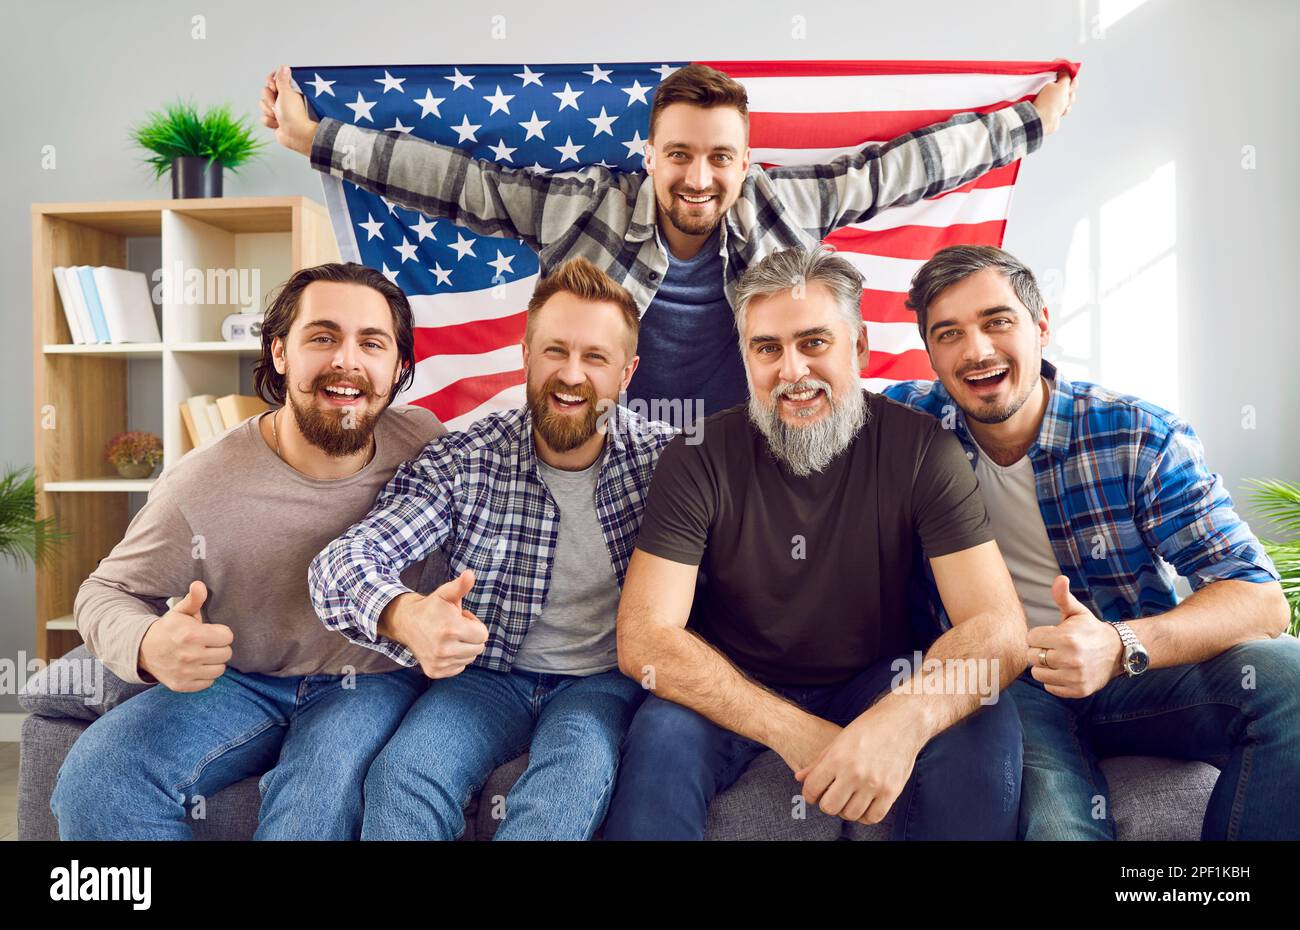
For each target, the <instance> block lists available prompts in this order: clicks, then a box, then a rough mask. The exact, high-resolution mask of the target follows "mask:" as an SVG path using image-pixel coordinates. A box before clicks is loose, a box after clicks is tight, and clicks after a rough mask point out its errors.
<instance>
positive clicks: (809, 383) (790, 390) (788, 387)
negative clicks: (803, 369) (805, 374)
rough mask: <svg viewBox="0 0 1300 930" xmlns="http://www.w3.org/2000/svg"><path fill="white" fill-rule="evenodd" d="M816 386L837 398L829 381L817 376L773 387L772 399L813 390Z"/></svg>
mask: <svg viewBox="0 0 1300 930" xmlns="http://www.w3.org/2000/svg"><path fill="white" fill-rule="evenodd" d="M814 388H820V389H821V390H823V391H825V392H826V396H827V397H828V398H829V399H830V400H834V399H835V394H834V392H833V391H831V386H830V384H828V383H827V382H825V381H821V380H818V379H817V378H803V379H801V380H799V381H796V382H794V383H793V384H778V385H777V386H776V387H774V388H772V400H773V401H778V400H780V399H781V398H782V397H784V396H785V395H787V394H802V393H803V392H804V391H811V390H813V389H814Z"/></svg>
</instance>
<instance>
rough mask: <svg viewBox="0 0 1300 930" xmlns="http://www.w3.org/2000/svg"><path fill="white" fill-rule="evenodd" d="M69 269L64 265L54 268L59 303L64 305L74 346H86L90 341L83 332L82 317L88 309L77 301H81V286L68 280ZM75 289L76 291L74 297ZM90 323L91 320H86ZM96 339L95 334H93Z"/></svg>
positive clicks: (64, 312) (65, 317)
mask: <svg viewBox="0 0 1300 930" xmlns="http://www.w3.org/2000/svg"><path fill="white" fill-rule="evenodd" d="M67 272H68V269H67V268H66V267H64V266H63V265H56V266H55V267H54V286H55V287H57V288H58V291H59V303H60V304H62V305H63V317H64V319H66V320H67V321H68V333H69V334H70V335H71V336H72V343H73V345H79V346H81V345H86V344H87V343H88V342H90V339H87V338H86V334H85V332H84V331H83V330H82V322H81V317H82V315H83V314H84V313H85V312H86V308H85V307H84V306H81V305H80V304H79V303H78V302H77V301H78V300H79V299H80V297H81V294H80V288H81V285H79V284H77V283H76V282H75V281H70V279H69V278H68V274H67ZM74 288H75V290H76V293H75V297H74ZM86 322H87V323H89V322H90V321H89V319H87V320H86ZM91 337H92V338H93V337H94V334H93V333H92V334H91Z"/></svg>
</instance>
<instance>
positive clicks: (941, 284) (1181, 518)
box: [885, 246, 1300, 839]
mask: <svg viewBox="0 0 1300 930" xmlns="http://www.w3.org/2000/svg"><path fill="white" fill-rule="evenodd" d="M908 305H909V306H910V307H911V308H912V309H913V310H915V311H916V314H917V323H918V326H919V327H920V330H921V337H922V339H923V340H924V341H925V344H926V349H927V351H928V352H929V356H930V362H931V364H932V365H933V367H934V370H935V372H936V373H937V374H938V376H939V380H938V381H937V382H923V381H909V382H902V383H900V384H896V385H893V386H891V387H890V388H888V389H887V390H886V391H885V394H886V396H888V397H890V398H893V399H894V400H899V401H902V402H903V403H906V404H908V405H910V406H912V407H914V408H916V409H918V410H922V411H925V412H927V413H930V414H932V415H934V416H936V417H938V418H939V419H940V420H941V421H943V423H944V425H946V426H948V427H949V428H950V429H952V430H953V432H954V433H955V434H956V436H957V438H958V439H959V440H960V441H961V443H962V445H963V446H964V447H965V449H966V456H967V458H968V459H970V461H971V465H972V466H973V467H974V469H975V472H976V474H977V476H978V477H979V484H980V491H981V494H982V495H983V497H984V502H985V505H986V506H987V508H988V512H989V517H990V519H991V521H992V523H993V529H994V533H995V535H996V538H997V541H998V547H999V548H1000V549H1001V551H1002V555H1003V557H1004V558H1005V559H1006V562H1007V567H1008V568H1009V569H1010V570H1011V577H1012V580H1013V581H1014V582H1015V585H1016V590H1017V593H1018V594H1019V595H1020V598H1021V600H1022V602H1023V603H1024V606H1025V613H1026V616H1027V618H1028V621H1029V630H1028V635H1027V639H1026V650H1027V653H1026V658H1027V660H1028V663H1029V668H1028V669H1027V671H1026V673H1025V674H1024V675H1022V676H1021V677H1020V678H1019V679H1018V680H1017V681H1016V682H1015V683H1014V684H1013V685H1012V686H1011V688H1010V693H1011V694H1012V696H1013V697H1014V698H1015V702H1016V706H1017V708H1018V709H1019V711H1020V717H1021V722H1022V724H1023V726H1024V734H1025V736H1024V739H1025V752H1024V783H1023V793H1022V797H1021V805H1020V832H1021V835H1022V837H1024V838H1029V839H1114V837H1115V822H1114V819H1113V818H1112V817H1111V813H1110V809H1109V804H1108V798H1107V786H1106V778H1105V776H1104V775H1103V773H1102V770H1101V768H1100V767H1099V765H1098V759H1099V758H1103V757H1106V756H1114V755H1159V756H1175V757H1180V758H1186V759H1200V760H1205V761H1209V762H1213V763H1214V764H1216V765H1218V766H1219V767H1220V768H1221V770H1222V771H1221V774H1220V776H1219V779H1218V782H1217V784H1216V786H1215V789H1214V792H1213V794H1212V795H1211V796H1210V803H1209V808H1208V810H1207V811H1206V814H1205V819H1204V822H1203V825H1202V837H1203V838H1206V839H1282V838H1290V839H1294V838H1295V837H1297V836H1300V808H1298V807H1297V806H1296V804H1295V798H1296V797H1297V796H1300V727H1297V726H1296V720H1297V719H1300V641H1297V640H1296V639H1295V637H1293V636H1290V635H1286V632H1285V631H1286V629H1287V624H1288V619H1289V610H1288V607H1287V603H1286V600H1285V598H1284V597H1283V595H1282V590H1281V587H1280V585H1279V584H1278V575H1277V572H1276V571H1275V569H1274V567H1273V564H1272V563H1271V562H1270V560H1269V558H1268V556H1267V555H1266V554H1265V553H1264V551H1263V549H1262V547H1261V546H1260V544H1259V541H1258V540H1257V539H1256V538H1255V536H1254V535H1253V534H1252V533H1251V531H1250V528H1249V527H1248V526H1247V525H1246V524H1245V522H1243V521H1242V519H1241V518H1240V517H1239V516H1238V515H1237V514H1236V512H1235V511H1234V510H1233V505H1232V500H1231V498H1230V497H1229V495H1228V492H1227V491H1226V490H1225V488H1224V487H1223V483H1222V481H1221V479H1220V478H1219V476H1218V475H1217V474H1214V473H1212V472H1211V471H1210V470H1209V468H1208V466H1207V465H1206V463H1205V460H1204V454H1203V450H1202V448H1201V443H1200V440H1199V439H1198V438H1197V436H1196V434H1195V433H1194V432H1193V431H1192V428H1191V426H1190V425H1189V424H1187V423H1186V422H1184V421H1183V420H1181V419H1179V418H1178V417H1177V416H1175V415H1174V414H1172V413H1170V412H1168V411H1167V410H1163V409H1161V408H1159V407H1157V406H1155V405H1154V404H1151V403H1148V402H1146V401H1144V400H1141V399H1139V398H1136V397H1131V396H1126V395H1122V394H1117V393H1115V392H1113V391H1109V390H1107V389H1105V388H1103V387H1099V386H1098V385H1095V384H1088V383H1084V382H1074V383H1071V382H1070V381H1067V380H1066V379H1065V378H1063V377H1061V376H1060V375H1059V374H1058V373H1057V371H1056V369H1055V368H1054V367H1053V366H1052V365H1051V363H1049V362H1047V361H1045V360H1043V357H1042V349H1043V347H1044V346H1045V345H1047V340H1048V336H1049V329H1048V318H1047V309H1046V307H1044V306H1043V299H1042V296H1041V294H1040V293H1039V290H1038V287H1037V284H1036V283H1035V281H1034V276H1033V274H1032V273H1031V272H1030V271H1029V269H1028V268H1026V267H1025V266H1024V265H1023V264H1022V263H1021V262H1019V261H1018V260H1017V259H1016V258H1015V257H1013V256H1012V255H1010V254H1008V253H1006V252H1004V251H1002V250H1001V249H995V248H990V247H985V246H953V247H951V248H947V249H944V250H942V251H940V252H938V253H937V254H936V255H935V256H934V257H933V258H932V259H931V260H930V261H928V262H927V263H926V264H925V265H924V266H922V267H921V269H920V270H919V271H918V272H917V274H916V276H915V277H914V278H913V280H912V287H911V291H910V293H909V295H908ZM1170 566H1172V571H1171V569H1170ZM1175 571H1176V572H1177V573H1178V574H1179V575H1182V576H1183V577H1185V578H1186V579H1187V580H1188V581H1189V583H1190V585H1191V587H1192V589H1193V593H1192V594H1191V596H1190V597H1187V598H1186V599H1184V600H1182V601H1181V602H1180V601H1179V599H1178V597H1177V595H1176V593H1175V591H1174V585H1173V581H1174V572H1175Z"/></svg>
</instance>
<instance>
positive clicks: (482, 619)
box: [308, 258, 675, 839]
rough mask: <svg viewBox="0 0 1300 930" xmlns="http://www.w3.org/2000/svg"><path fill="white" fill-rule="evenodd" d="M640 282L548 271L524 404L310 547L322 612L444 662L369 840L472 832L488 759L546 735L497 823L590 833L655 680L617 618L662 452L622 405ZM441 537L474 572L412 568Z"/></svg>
mask: <svg viewBox="0 0 1300 930" xmlns="http://www.w3.org/2000/svg"><path fill="white" fill-rule="evenodd" d="M637 324H638V317H637V310H636V304H635V303H634V302H633V300H632V296H631V294H629V293H628V292H627V290H626V289H624V288H623V287H621V286H620V285H619V284H617V283H616V282H615V281H613V280H612V279H611V278H610V277H609V276H607V275H606V274H605V273H604V272H602V271H600V270H599V269H598V268H596V267H595V266H594V265H592V264H591V263H590V262H588V261H587V260H586V259H581V258H578V259H573V260H571V261H569V262H566V263H565V264H563V265H561V266H560V267H559V268H558V269H556V271H555V272H554V273H552V274H551V275H550V276H548V277H547V278H545V279H544V280H543V281H542V282H541V283H540V284H539V285H538V287H537V289H536V291H535V292H534V294H533V297H532V300H531V301H530V302H529V305H528V322H527V328H526V331H525V335H524V343H523V348H524V367H525V370H526V372H527V380H528V384H527V404H526V405H525V406H524V407H523V408H521V409H519V410H514V411H510V412H506V413H497V414H492V415H490V416H488V417H485V418H483V419H482V420H479V421H478V422H477V423H475V424H474V425H473V426H471V427H470V428H469V429H467V430H465V431H464V432H459V433H451V434H448V435H447V436H444V437H442V438H440V439H438V440H435V441H434V442H431V443H429V444H428V445H427V446H426V447H425V448H424V450H423V452H421V454H420V455H419V456H418V457H417V458H415V459H413V460H412V461H410V462H407V463H406V464H404V465H402V466H401V467H400V468H398V470H397V472H396V473H395V474H394V476H393V478H392V480H391V481H390V482H389V483H388V485H387V486H386V487H385V488H384V490H383V492H382V493H381V494H380V495H379V497H378V498H377V499H376V501H375V505H374V508H373V510H372V511H371V512H370V514H369V515H368V516H367V517H366V518H365V519H364V520H362V521H361V522H360V523H358V524H356V525H355V526H354V527H352V528H351V529H350V530H348V532H346V533H345V534H344V535H343V536H341V537H340V538H339V539H337V540H335V541H334V542H332V543H330V545H329V546H327V547H326V548H325V549H324V550H323V551H322V552H321V553H320V554H319V555H318V556H317V557H316V558H315V560H313V562H312V564H311V567H310V569H309V572H308V581H309V587H310V589H311V597H312V603H313V605H314V607H315V609H316V613H317V614H318V615H319V616H320V618H321V620H322V621H323V622H324V624H325V626H326V627H328V628H330V629H333V630H337V631H339V632H341V633H342V634H343V635H344V636H346V637H348V638H349V639H350V640H352V641H353V642H356V643H359V644H360V645H362V646H367V647H369V648H371V649H376V650H378V651H380V652H383V653H385V654H387V655H389V656H390V657H392V658H393V659H395V660H396V661H398V662H400V663H402V664H403V665H407V666H412V665H419V666H420V668H421V669H423V671H424V673H425V675H427V676H428V677H429V678H432V679H434V680H433V682H432V684H431V685H430V686H429V689H428V690H427V691H426V692H425V693H424V694H423V695H422V696H421V697H420V698H419V699H417V700H416V702H415V704H414V705H413V706H412V708H411V710H410V711H409V712H408V713H407V715H406V718H405V719H404V720H403V721H402V724H401V726H400V728H399V729H398V731H397V733H396V734H394V735H393V737H392V739H391V740H390V741H389V743H388V745H387V746H386V747H385V748H384V749H383V751H382V752H381V753H380V754H379V756H378V757H377V758H376V759H375V761H374V763H373V764H372V766H371V768H370V771H369V774H368V775H367V777H366V781H365V799H366V805H365V815H364V820H363V823H362V828H361V838H362V839H455V838H457V837H459V836H460V835H461V834H462V833H463V832H464V829H465V818H464V814H463V809H464V806H465V805H466V804H467V803H468V802H469V799H470V797H471V796H472V795H473V794H474V792H475V791H477V790H478V789H479V787H480V786H481V785H482V784H483V782H484V780H485V779H486V778H487V776H488V774H489V773H491V771H492V770H493V769H495V768H496V767H497V766H499V765H501V764H502V763H505V762H508V761H510V760H511V759H513V758H515V757H517V756H519V755H522V754H523V753H529V764H528V768H527V769H526V770H525V772H524V774H523V775H522V776H521V777H520V779H519V780H518V782H516V783H515V785H514V787H513V788H512V789H511V791H510V794H509V795H508V796H507V797H506V798H505V807H504V820H503V821H502V823H501V826H500V828H499V830H498V832H497V834H496V835H497V837H498V838H500V839H589V838H590V837H591V835H592V834H593V833H594V832H595V830H596V828H597V827H599V826H600V824H601V822H602V821H603V820H604V818H605V810H606V807H607V806H608V803H609V794H610V791H611V789H612V786H613V782H614V773H615V771H616V770H617V767H618V760H619V744H620V743H621V741H622V738H623V734H624V731H625V730H626V729H627V726H628V724H629V722H630V721H631V719H632V714H633V712H634V711H635V710H636V708H637V706H638V705H639V704H640V702H641V699H642V698H643V697H644V692H643V691H642V689H641V686H640V684H639V683H638V682H636V681H634V680H632V679H630V678H626V677H624V676H623V674H622V672H620V671H619V670H618V652H617V645H616V642H615V636H614V623H615V618H616V615H617V612H618V601H619V596H620V593H621V591H622V585H623V576H624V573H625V572H626V570H627V563H628V557H629V556H630V554H631V551H632V546H633V544H634V543H635V542H636V536H637V532H638V530H639V528H640V524H641V514H642V511H643V510H644V507H645V500H646V495H647V493H648V491H649V488H650V477H651V474H652V472H653V471H654V467H655V463H656V462H657V461H658V458H659V453H660V451H661V450H662V449H663V447H664V446H665V445H667V444H668V441H669V440H670V439H672V437H673V435H675V430H673V429H672V428H671V427H670V426H668V425H667V424H664V423H657V422H650V421H647V420H645V419H643V418H641V417H639V416H637V415H636V414H635V413H633V412H632V411H630V410H628V409H626V408H624V407H620V406H618V404H617V398H618V396H619V393H620V392H621V391H622V390H623V389H624V388H626V387H627V382H628V380H629V379H630V378H631V377H632V373H633V372H634V371H635V370H636V367H637V361H638V360H637V357H636V340H637ZM434 547H440V548H442V550H443V551H444V553H445V554H446V556H447V561H448V564H449V566H450V569H451V572H452V573H458V574H457V577H455V578H454V579H453V580H451V581H449V582H448V583H446V584H445V585H443V586H442V587H440V588H438V589H437V590H436V591H434V592H433V593H432V594H430V595H428V596H427V597H421V596H420V595H418V594H415V593H414V592H412V591H411V590H410V589H409V588H407V587H406V586H405V585H403V584H402V583H401V580H400V579H399V577H398V575H399V573H400V572H401V570H402V569H403V568H404V567H405V566H406V565H408V564H409V563H411V562H414V561H418V560H420V559H422V558H424V557H425V555H426V554H427V553H428V552H430V551H431V550H432V549H433V548H434Z"/></svg>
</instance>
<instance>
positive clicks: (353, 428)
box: [285, 371, 382, 458]
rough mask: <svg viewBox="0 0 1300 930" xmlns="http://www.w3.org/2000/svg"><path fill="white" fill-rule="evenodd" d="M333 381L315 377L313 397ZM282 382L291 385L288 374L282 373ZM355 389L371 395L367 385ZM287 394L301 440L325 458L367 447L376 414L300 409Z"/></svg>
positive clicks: (343, 409) (342, 410)
mask: <svg viewBox="0 0 1300 930" xmlns="http://www.w3.org/2000/svg"><path fill="white" fill-rule="evenodd" d="M332 380H337V379H330V378H317V379H316V382H315V383H314V384H313V385H312V396H313V397H314V396H315V393H316V392H317V391H319V390H320V388H321V386H322V385H324V384H329V383H331V381H332ZM353 380H360V379H353ZM285 383H286V387H287V386H288V385H289V384H291V383H292V382H290V381H289V374H288V371H286V372H285ZM358 387H360V388H361V389H362V390H364V391H365V392H366V393H365V396H366V397H371V396H373V392H372V391H371V387H370V384H369V383H368V382H366V383H363V384H359V385H358ZM286 394H287V396H288V401H289V409H290V410H292V411H293V418H294V421H295V422H296V423H297V424H298V431H299V432H300V433H302V435H303V438H304V439H306V440H307V441H308V442H309V443H311V444H312V445H313V446H315V447H316V448H317V449H320V450H321V451H322V452H324V453H325V454H326V455H328V456H330V457H331V458H344V457H345V456H349V455H356V454H357V453H358V452H360V451H361V450H363V449H366V448H369V446H370V439H371V436H372V435H373V434H374V431H375V421H376V420H378V419H379V414H378V413H356V412H355V411H350V410H347V409H346V408H340V409H339V410H338V412H337V413H335V412H333V411H329V410H320V409H318V408H317V407H316V406H315V405H314V404H313V405H312V406H309V407H300V406H299V405H298V402H297V401H296V400H295V399H294V393H293V391H291V390H286ZM381 412H382V411H381Z"/></svg>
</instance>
